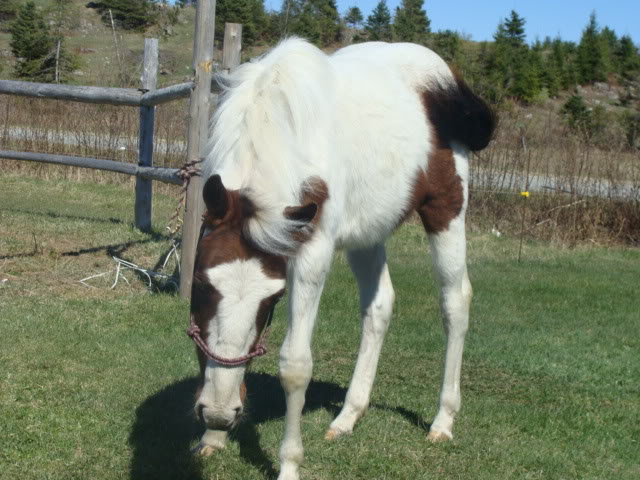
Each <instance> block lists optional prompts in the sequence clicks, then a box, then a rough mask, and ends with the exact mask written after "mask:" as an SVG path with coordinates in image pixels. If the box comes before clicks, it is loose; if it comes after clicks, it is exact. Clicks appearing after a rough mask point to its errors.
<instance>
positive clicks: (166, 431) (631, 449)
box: [0, 174, 640, 480]
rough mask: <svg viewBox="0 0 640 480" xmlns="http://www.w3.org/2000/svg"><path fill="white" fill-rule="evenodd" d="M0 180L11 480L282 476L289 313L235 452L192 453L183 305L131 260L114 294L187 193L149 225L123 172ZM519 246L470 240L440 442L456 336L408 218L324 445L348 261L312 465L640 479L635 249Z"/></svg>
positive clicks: (0, 299)
mask: <svg viewBox="0 0 640 480" xmlns="http://www.w3.org/2000/svg"><path fill="white" fill-rule="evenodd" d="M0 192H1V196H0V478H2V479H5V478H6V479H18V478H19V479H45V478H46V479H63V478H64V479H71V478H73V479H75V478H77V479H92V480H102V479H121V478H132V479H167V480H169V479H182V478H189V479H203V480H204V479H220V480H226V479H230V480H235V479H237V480H247V479H266V478H275V475H276V474H277V471H278V449H279V443H280V439H281V437H282V431H283V419H282V417H283V414H284V397H283V395H282V393H281V390H280V387H279V382H278V379H277V347H278V344H279V343H280V341H281V340H282V338H283V335H284V330H285V321H286V320H285V316H284V308H283V307H282V306H281V307H279V308H278V310H277V315H276V318H275V319H274V331H273V333H272V335H271V337H270V345H271V352H270V354H269V355H267V356H266V357H263V358H261V359H259V360H256V361H255V362H254V363H253V365H252V367H251V372H250V373H249V374H248V377H247V380H248V386H249V402H250V404H249V407H248V409H249V414H248V418H247V421H246V422H245V423H244V424H243V425H242V426H241V427H240V428H239V430H238V431H237V432H236V433H235V435H234V436H233V438H232V440H231V442H230V443H229V445H228V447H227V449H226V450H225V451H222V452H219V453H217V454H215V455H213V456H212V457H209V458H206V459H200V458H193V457H192V456H191V455H190V454H189V449H190V447H192V446H193V445H194V444H195V443H196V442H197V435H198V434H199V433H200V432H201V427H200V426H199V425H197V424H196V423H195V422H194V420H193V418H192V414H191V407H192V397H193V393H194V391H195V388H196V382H197V380H196V377H195V375H196V373H197V362H196V358H195V354H194V347H193V345H191V343H190V341H189V339H188V338H187V337H186V335H185V334H184V330H185V328H186V326H187V311H188V305H187V304H186V303H185V302H183V301H181V300H180V299H178V298H177V296H176V295H175V294H174V293H173V292H172V291H170V289H158V288H155V286H154V287H153V288H151V289H148V288H147V287H146V284H145V279H144V276H138V275H136V274H134V273H133V272H131V271H127V272H125V273H124V275H125V277H126V279H127V280H128V282H129V283H127V282H126V281H125V280H122V279H121V280H120V281H119V282H118V283H117V284H116V285H115V287H114V288H113V289H112V288H111V286H112V285H113V283H114V278H115V267H116V264H115V262H114V260H113V258H112V257H113V256H116V257H118V258H123V259H125V260H128V261H131V262H134V263H136V264H138V265H140V266H141V267H144V268H150V269H154V270H158V269H159V268H160V266H161V264H162V262H163V260H164V255H166V253H167V252H168V251H169V250H170V249H171V245H172V244H171V240H170V239H169V238H168V237H167V235H166V233H165V231H164V225H165V224H166V222H167V220H168V218H169V217H170V215H171V212H172V209H173V208H174V207H175V199H171V198H168V197H163V196H161V195H158V196H157V197H156V203H155V207H156V224H155V230H154V232H153V233H152V234H143V233H140V232H137V231H136V230H135V229H133V228H132V226H131V223H132V220H133V219H132V217H133V206H132V202H133V192H132V191H131V190H130V189H128V188H126V187H124V186H122V185H90V184H83V183H70V182H61V181H60V182H58V181H42V180H33V179H22V178H18V177H16V176H11V175H6V174H3V176H2V177H0ZM517 249H518V243H517V240H516V239H511V238H505V237H502V238H495V237H493V236H491V235H485V234H474V235H472V236H471V238H470V240H469V269H470V274H471V278H472V282H473V285H474V293H475V296H474V302H473V307H472V324H471V329H470V332H469V336H468V341H467V346H466V351H465V360H464V366H463V378H462V389H463V407H462V411H461V412H460V415H459V419H458V421H457V423H456V427H455V431H454V434H455V438H454V440H453V441H452V442H449V443H443V444H430V443H428V442H427V441H426V433H427V431H428V422H429V421H430V420H431V418H432V417H433V415H434V414H435V410H436V405H437V396H438V390H439V384H440V376H441V370H442V358H443V352H444V345H443V340H444V335H443V332H442V328H441V324H440V319H439V314H438V302H437V294H436V292H437V290H436V287H435V284H434V279H433V275H432V273H431V269H430V268H429V266H430V259H429V255H428V244H427V242H426V240H425V237H424V234H423V232H422V231H421V228H420V227H419V226H418V225H414V224H409V225H406V226H404V227H402V228H401V229H400V230H399V231H398V232H397V233H396V235H395V236H394V237H393V239H392V240H391V241H390V242H389V246H388V251H389V263H390V270H391V275H392V278H393V280H394V286H395V289H396V293H397V303H396V308H395V313H394V319H393V322H392V325H391V328H390V330H389V334H388V337H387V341H386V343H385V347H384V349H383V353H382V358H381V364H380V370H379V375H378V378H377V381H376V386H375V388H374V392H373V397H372V406H371V408H370V410H369V412H368V414H367V415H366V416H365V417H364V418H363V419H362V420H361V422H360V423H359V424H358V426H357V427H356V430H355V432H354V434H353V435H352V436H349V437H346V438H341V439H339V440H338V441H336V442H333V443H330V442H327V441H325V440H324V439H323V437H324V432H325V430H326V428H327V427H328V425H329V423H330V422H331V420H332V419H333V417H334V416H335V415H336V413H337V411H338V409H339V408H340V406H341V404H342V401H343V400H344V395H345V389H346V386H347V385H348V381H349V378H350V375H351V371H352V369H353V364H354V360H355V353H356V350H357V344H358V341H359V325H358V324H359V322H358V318H357V310H358V307H357V305H358V301H357V293H356V288H355V285H354V282H353V281H352V279H351V276H350V274H349V273H348V267H347V265H346V261H345V259H344V256H343V255H341V254H340V255H338V256H337V257H336V260H335V263H334V268H333V270H332V273H331V276H330V279H329V281H328V283H327V288H326V292H325V295H324V297H323V301H322V303H321V307H320V315H319V316H320V318H319V322H318V328H317V330H316V335H315V339H314V345H313V351H314V358H315V368H314V377H313V382H312V384H311V387H310V389H309V392H308V395H307V407H306V411H305V414H304V417H303V439H304V442H305V447H306V452H305V453H306V461H305V463H304V465H303V469H302V475H303V477H302V478H303V479H307V480H312V479H313V480H320V479H327V480H328V479H335V478H341V479H363V480H364V479H367V480H369V479H427V478H428V479H453V478H455V479H473V480H476V479H504V478H517V479H610V478H615V479H637V478H640V400H639V399H640V348H639V347H640V340H639V338H640V337H639V336H638V334H637V332H638V326H639V323H640V315H639V313H638V312H639V310H640V305H639V301H638V299H639V298H640V296H639V283H638V281H639V277H640V251H638V250H630V249H613V248H609V249H605V248H595V247H586V246H579V247H577V248H574V249H563V248H551V247H549V246H548V245H543V244H534V243H526V244H525V246H524V250H523V261H522V262H521V263H517V262H516V260H515V259H516V258H517ZM174 264H175V260H174V259H171V260H170V261H169V263H168V264H167V266H166V267H165V271H167V272H168V273H172V269H173V268H174V267H173V265H174ZM105 272H107V275H103V276H101V277H95V278H93V279H90V280H87V281H86V283H87V284H88V285H89V286H85V285H83V284H81V283H80V282H79V280H81V279H83V278H86V277H89V276H91V275H97V274H101V273H105Z"/></svg>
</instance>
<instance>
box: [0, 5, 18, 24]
mask: <svg viewBox="0 0 640 480" xmlns="http://www.w3.org/2000/svg"><path fill="white" fill-rule="evenodd" d="M17 12H18V1H17V0H0V22H5V21H7V20H13V19H14V18H15V17H16V13H17Z"/></svg>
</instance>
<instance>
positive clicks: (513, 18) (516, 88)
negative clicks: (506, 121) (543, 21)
mask: <svg viewBox="0 0 640 480" xmlns="http://www.w3.org/2000/svg"><path fill="white" fill-rule="evenodd" d="M525 23H526V22H525V19H524V18H522V17H520V16H519V15H518V14H517V13H516V12H515V11H513V10H512V11H511V15H510V17H508V18H505V19H504V21H503V22H501V23H500V24H499V25H498V29H497V30H496V33H495V34H494V36H493V37H494V39H495V43H494V47H493V55H492V57H491V62H490V64H489V65H488V67H489V68H488V70H489V75H490V78H491V81H492V83H494V85H495V87H496V88H497V91H496V93H497V95H498V96H501V95H502V94H507V95H509V96H512V97H515V98H518V99H520V100H524V101H527V102H530V101H532V100H533V99H534V98H535V97H536V96H537V95H538V93H540V89H541V78H540V76H541V72H542V67H541V59H540V57H539V55H537V54H535V53H532V52H531V51H530V49H529V47H528V46H527V44H526V43H525V38H526V35H525V29H524V25H525Z"/></svg>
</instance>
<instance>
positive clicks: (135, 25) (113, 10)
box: [91, 0, 154, 30]
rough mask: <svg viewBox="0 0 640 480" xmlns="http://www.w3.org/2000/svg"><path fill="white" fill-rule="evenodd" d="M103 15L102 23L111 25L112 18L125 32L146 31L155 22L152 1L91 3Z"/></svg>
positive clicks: (127, 0)
mask: <svg viewBox="0 0 640 480" xmlns="http://www.w3.org/2000/svg"><path fill="white" fill-rule="evenodd" d="M91 6H92V7H93V8H96V9H97V10H98V11H99V12H100V14H101V15H102V21H103V22H105V23H106V24H107V25H111V16H113V21H114V23H115V24H116V26H118V27H120V28H124V29H125V30H144V29H145V28H146V27H147V26H149V25H151V24H152V23H153V21H154V12H153V8H152V7H153V2H152V1H151V0H102V1H100V2H93V3H91Z"/></svg>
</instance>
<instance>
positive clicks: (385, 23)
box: [364, 0, 391, 41]
mask: <svg viewBox="0 0 640 480" xmlns="http://www.w3.org/2000/svg"><path fill="white" fill-rule="evenodd" d="M364 28H365V30H366V31H367V33H368V34H369V40H373V41H376V40H382V41H389V40H391V12H389V7H387V2H386V0H380V2H378V4H377V5H376V8H374V9H373V12H371V15H369V16H368V17H367V23H366V24H365V26H364Z"/></svg>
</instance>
